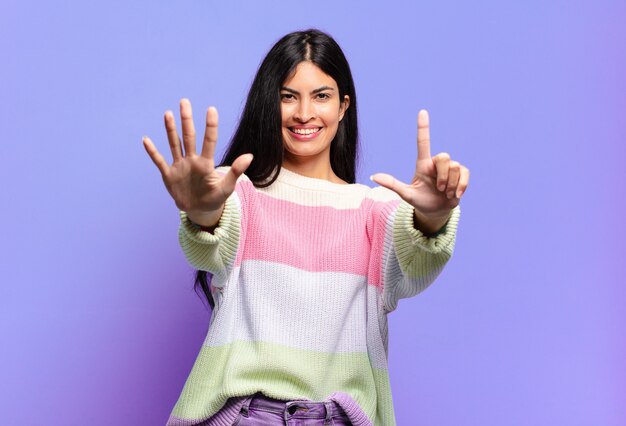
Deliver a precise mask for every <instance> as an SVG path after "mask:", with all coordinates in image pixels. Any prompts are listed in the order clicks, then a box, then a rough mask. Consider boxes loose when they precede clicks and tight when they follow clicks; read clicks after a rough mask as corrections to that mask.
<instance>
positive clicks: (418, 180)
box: [372, 110, 470, 233]
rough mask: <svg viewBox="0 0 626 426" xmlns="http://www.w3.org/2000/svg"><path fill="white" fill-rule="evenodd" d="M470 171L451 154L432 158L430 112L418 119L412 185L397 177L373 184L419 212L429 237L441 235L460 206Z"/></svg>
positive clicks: (376, 179) (379, 177) (382, 177)
mask: <svg viewBox="0 0 626 426" xmlns="http://www.w3.org/2000/svg"><path fill="white" fill-rule="evenodd" d="M469 174H470V173H469V169H468V168H467V167H465V166H463V165H461V164H460V163H459V162H457V161H453V160H451V159H450V155H448V154H447V153H445V152H444V153H440V154H437V155H435V156H434V157H431V156H430V127H429V120H428V112H427V111H426V110H421V111H420V112H419V114H418V116H417V162H416V164H415V174H414V176H413V180H412V181H411V183H410V184H406V183H403V182H400V181H398V180H397V179H395V178H394V177H393V176H391V175H388V174H385V173H377V174H375V175H373V176H372V180H373V181H374V182H376V183H378V184H379V185H382V186H384V187H386V188H389V189H391V190H392V191H395V192H396V193H397V194H398V195H399V196H400V197H401V198H402V199H403V200H405V201H406V202H407V203H409V204H411V205H412V206H413V207H414V208H415V219H416V221H417V223H418V224H419V225H420V229H421V230H422V231H424V232H426V233H433V232H436V231H438V230H439V229H440V228H441V227H442V226H443V225H445V223H446V221H447V220H448V218H449V216H450V212H451V211H452V209H453V208H454V207H456V206H458V205H459V202H460V200H461V197H462V196H463V194H464V193H465V191H466V189H467V185H468V183H469Z"/></svg>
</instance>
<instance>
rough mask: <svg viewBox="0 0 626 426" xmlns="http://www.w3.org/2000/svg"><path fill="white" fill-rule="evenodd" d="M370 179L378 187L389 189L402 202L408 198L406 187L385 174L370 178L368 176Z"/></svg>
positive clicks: (374, 175) (377, 174)
mask: <svg viewBox="0 0 626 426" xmlns="http://www.w3.org/2000/svg"><path fill="white" fill-rule="evenodd" d="M370 179H371V180H372V181H374V182H376V183H377V184H379V185H380V186H384V187H385V188H387V189H391V190H392V191H393V192H395V193H396V194H398V195H399V196H400V197H401V198H402V199H404V200H407V199H408V198H409V197H410V194H409V192H408V190H409V188H408V185H407V184H405V183H404V182H401V181H399V180H398V179H396V178H394V177H393V176H391V175H389V174H387V173H376V174H373V175H372V176H370Z"/></svg>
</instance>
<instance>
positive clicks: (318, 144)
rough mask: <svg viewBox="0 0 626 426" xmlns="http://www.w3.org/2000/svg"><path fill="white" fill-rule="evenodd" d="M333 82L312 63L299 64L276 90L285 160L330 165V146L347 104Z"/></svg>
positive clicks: (347, 100)
mask: <svg viewBox="0 0 626 426" xmlns="http://www.w3.org/2000/svg"><path fill="white" fill-rule="evenodd" d="M349 101H350V99H349V97H348V96H347V95H346V96H345V97H344V98H343V99H340V98H339V88H338V87H337V83H336V82H335V80H334V79H333V78H332V77H331V76H329V75H328V74H326V73H324V71H322V70H321V69H320V68H319V67H318V66H317V65H315V64H313V63H312V62H308V61H305V62H301V63H300V64H298V66H297V67H296V70H295V73H294V74H293V75H292V76H290V77H289V78H288V79H287V80H286V81H285V82H284V83H283V87H282V88H281V91H280V105H281V117H282V134H283V144H284V147H285V159H286V160H288V161H289V160H292V161H293V160H296V161H298V162H302V161H308V160H312V161H328V162H330V144H331V142H332V140H333V138H334V137H335V134H336V133H337V128H338V127H339V122H340V121H341V120H342V118H343V115H344V113H345V111H346V109H347V108H348V105H349Z"/></svg>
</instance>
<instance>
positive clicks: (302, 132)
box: [292, 127, 321, 135]
mask: <svg viewBox="0 0 626 426" xmlns="http://www.w3.org/2000/svg"><path fill="white" fill-rule="evenodd" d="M320 128H321V127H318V128H317V129H292V131H293V132H294V133H297V134H299V135H310V134H311V133H315V132H319V130H320Z"/></svg>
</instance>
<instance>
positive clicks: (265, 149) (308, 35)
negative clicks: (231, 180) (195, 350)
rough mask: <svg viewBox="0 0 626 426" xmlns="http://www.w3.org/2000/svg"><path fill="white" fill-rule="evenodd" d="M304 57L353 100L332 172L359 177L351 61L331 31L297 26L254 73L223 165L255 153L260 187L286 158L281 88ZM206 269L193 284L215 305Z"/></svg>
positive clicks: (335, 143) (251, 174)
mask: <svg viewBox="0 0 626 426" xmlns="http://www.w3.org/2000/svg"><path fill="white" fill-rule="evenodd" d="M303 61H310V62H312V63H313V64H315V65H317V66H318V67H319V68H320V69H321V70H322V71H324V73H326V74H328V75H329V76H331V77H332V78H333V79H334V80H335V82H336V83H337V87H338V89H339V99H340V101H341V100H343V99H344V98H345V95H348V97H349V99H350V106H349V108H348V109H347V110H346V112H345V113H344V116H343V119H342V120H341V121H340V122H339V126H338V128H337V134H336V135H335V138H334V139H333V140H332V142H331V145H330V165H331V167H332V170H333V172H334V173H335V174H336V175H337V176H338V177H340V178H341V179H343V180H344V181H346V182H348V183H354V182H355V180H356V178H355V175H356V161H357V156H358V152H357V151H358V150H357V148H358V130H357V108H356V106H357V103H356V93H355V89H354V81H353V80H352V73H351V72H350V65H349V64H348V61H347V60H346V57H345V55H344V54H343V52H342V50H341V48H340V47H339V45H338V44H337V42H335V40H333V38H332V37H331V36H329V35H328V34H325V33H323V32H321V31H319V30H316V29H309V30H306V31H296V32H292V33H289V34H287V35H286V36H284V37H283V38H281V39H280V40H279V41H278V42H277V43H276V44H275V45H274V46H273V47H272V49H271V50H270V51H269V53H268V54H267V56H266V57H265V59H263V62H262V63H261V65H260V67H259V70H258V71H257V73H256V76H255V78H254V81H253V83H252V86H251V87H250V92H249V93H248V99H247V100H246V105H245V107H244V110H243V113H242V115H241V119H240V120H239V125H238V127H237V130H236V131H235V134H234V135H233V137H232V139H231V141H230V144H229V145H228V147H227V149H226V152H225V153H224V156H223V157H222V162H221V163H220V166H225V165H231V164H232V163H233V161H235V159H236V158H237V157H239V156H240V155H242V154H246V153H252V154H253V155H254V160H253V161H252V163H251V164H250V166H249V167H248V169H247V170H246V172H245V173H246V176H247V177H248V178H250V180H251V181H252V183H253V184H254V185H255V186H256V187H267V186H269V185H271V184H272V183H274V181H275V180H276V178H277V177H278V173H279V172H280V166H281V164H282V162H283V151H284V149H283V137H282V130H281V127H282V124H281V123H282V122H281V111H280V89H281V87H282V85H283V83H284V82H285V80H287V78H288V77H289V76H290V75H291V74H292V73H293V72H295V69H296V67H297V66H298V64H299V63H301V62H303ZM209 283H210V281H209V280H208V279H207V273H206V271H198V272H197V273H196V282H195V289H196V292H198V291H199V288H201V289H202V291H203V292H204V295H205V296H206V298H207V301H208V302H209V305H210V306H211V308H213V307H214V301H213V297H212V296H211V292H210V288H209Z"/></svg>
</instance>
